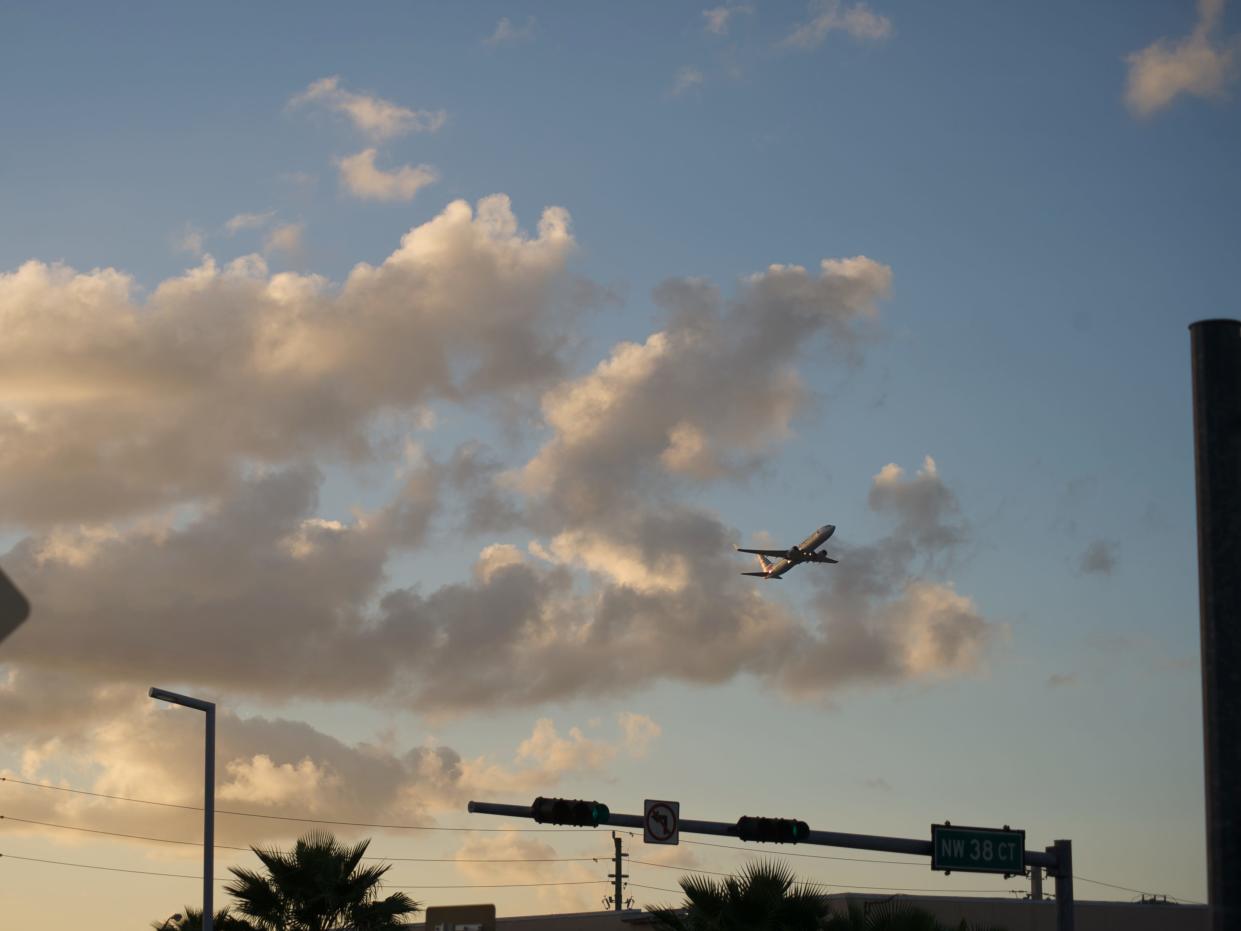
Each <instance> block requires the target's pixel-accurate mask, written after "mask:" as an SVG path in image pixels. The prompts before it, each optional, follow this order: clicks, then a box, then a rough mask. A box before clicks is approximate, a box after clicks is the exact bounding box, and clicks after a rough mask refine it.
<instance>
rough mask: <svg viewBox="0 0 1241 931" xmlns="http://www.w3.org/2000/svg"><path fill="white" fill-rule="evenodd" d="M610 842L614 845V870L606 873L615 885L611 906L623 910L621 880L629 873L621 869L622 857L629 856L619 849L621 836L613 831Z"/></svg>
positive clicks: (623, 901) (622, 864) (616, 909)
mask: <svg viewBox="0 0 1241 931" xmlns="http://www.w3.org/2000/svg"><path fill="white" fill-rule="evenodd" d="M612 843H613V844H614V845H615V847H616V852H615V869H616V872H615V873H608V879H611V880H614V881H615V885H614V887H613V889H614V891H613V894H612V908H613V909H614V910H615V911H618V912H619V911H621V910H623V909H624V907H625V900H624V890H623V889H622V887H621V880H623V879H628V878H629V874H628V873H625V872H624V871H623V867H624V859H623V858H624V857H627V856H629V854H627V853H625V852H624V851H622V850H621V837H620V835H619V834H617V833H616V832H615V831H613V832H612Z"/></svg>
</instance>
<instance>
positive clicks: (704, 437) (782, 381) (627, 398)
mask: <svg viewBox="0 0 1241 931" xmlns="http://www.w3.org/2000/svg"><path fill="white" fill-rule="evenodd" d="M890 284H891V270H890V269H889V268H888V267H887V266H885V265H882V264H880V263H878V262H875V261H873V260H871V259H868V258H865V257H863V256H858V257H855V258H851V259H825V260H824V261H823V262H821V263H820V267H819V270H818V274H817V275H814V274H811V273H809V272H808V271H807V270H806V269H804V268H802V267H801V266H795V265H788V266H786V265H773V266H771V267H769V268H768V269H767V270H766V271H764V272H761V273H759V274H757V275H752V276H750V277H748V278H747V279H745V280H744V281H743V282H742V288H741V293H740V295H739V297H738V298H737V300H736V301H735V302H733V303H732V304H731V306H728V307H725V306H724V305H723V302H722V301H721V299H720V295H719V293H718V291H717V290H716V289H715V288H714V287H713V286H711V285H710V284H708V283H706V282H703V281H699V280H692V279H681V280H673V281H668V282H665V283H664V284H663V285H661V286H660V287H659V289H658V290H657V291H656V294H655V298H656V301H657V302H659V303H660V304H662V305H663V306H664V308H665V309H666V311H667V313H668V316H669V321H668V324H667V326H665V328H664V329H661V330H659V331H657V332H655V333H653V334H651V335H650V336H649V337H647V339H646V340H645V341H644V342H642V343H630V342H624V343H619V344H617V345H616V346H615V347H614V348H613V350H612V352H611V354H610V356H609V357H608V358H607V359H605V360H604V361H602V362H600V363H599V364H598V365H597V366H596V367H595V369H594V370H593V371H591V372H590V373H588V374H586V375H584V376H581V377H580V378H577V379H573V380H569V381H566V382H564V383H562V384H559V385H557V386H555V387H553V388H552V389H550V390H549V391H547V392H546V393H545V394H544V397H543V417H544V420H545V421H546V422H547V424H548V426H549V427H551V428H552V430H553V435H552V437H551V439H550V440H549V441H548V442H547V443H545V444H544V446H543V447H542V448H541V449H540V450H539V451H538V453H536V454H535V456H534V457H533V458H532V459H531V460H530V461H529V462H528V463H526V465H525V466H524V467H522V469H521V470H519V471H517V472H515V473H513V474H512V475H511V476H510V481H511V482H512V484H513V485H514V486H515V487H518V488H520V489H521V490H522V491H523V492H524V493H526V494H527V495H533V496H536V497H540V499H541V503H542V505H543V506H544V507H546V508H551V509H553V510H554V511H556V512H558V513H560V514H562V515H563V514H571V515H573V519H574V521H575V522H582V523H585V522H586V519H588V518H590V517H591V516H592V515H593V516H594V517H599V516H601V515H603V514H605V513H607V512H610V511H612V510H615V509H617V507H618V503H619V504H621V505H622V506H623V507H628V506H630V505H631V504H632V502H631V501H630V500H629V496H630V495H631V494H633V493H634V492H635V491H636V489H637V488H638V487H639V486H641V487H642V488H643V489H644V490H645V492H648V493H649V491H650V489H651V488H652V487H653V486H652V485H651V484H650V483H651V482H652V481H656V482H658V481H662V480H667V479H674V480H684V479H687V478H688V479H699V480H703V479H711V478H721V477H742V476H745V475H746V474H748V473H749V472H751V471H752V470H753V469H754V468H755V467H756V465H757V464H758V462H759V461H761V459H762V457H763V455H764V454H765V453H766V452H767V451H768V450H769V449H770V448H771V447H772V445H773V444H774V443H775V442H776V441H778V440H781V439H783V438H785V437H786V436H788V435H789V433H790V424H791V421H792V418H793V416H794V415H795V414H796V413H797V412H798V411H799V410H801V409H802V408H803V406H804V404H805V402H806V400H807V397H808V391H807V389H806V388H805V387H804V386H803V385H802V382H801V379H800V378H799V376H798V374H797V371H796V369H795V368H794V363H795V362H796V361H797V360H798V358H799V357H800V356H802V355H805V354H807V353H809V352H810V351H811V349H812V347H813V346H814V345H815V343H816V337H820V338H821V337H827V339H828V343H829V345H831V346H834V347H835V348H836V349H837V350H839V351H844V352H851V351H853V350H855V349H857V348H858V347H859V346H860V345H861V341H862V339H863V333H864V332H865V327H866V325H867V324H868V322H869V321H871V320H872V319H873V318H874V317H875V315H876V314H877V303H878V301H879V300H880V299H881V298H883V297H884V296H885V295H886V294H887V292H888V290H889V288H890Z"/></svg>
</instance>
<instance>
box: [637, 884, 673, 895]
mask: <svg viewBox="0 0 1241 931" xmlns="http://www.w3.org/2000/svg"><path fill="white" fill-rule="evenodd" d="M629 885H631V886H633V887H634V888H635V889H654V890H655V891H656V892H671V893H672V894H673V895H680V894H681V890H680V889H665V888H663V887H662V886H644V885H642V883H630V884H629Z"/></svg>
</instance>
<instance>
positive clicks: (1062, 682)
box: [1047, 672, 1077, 689]
mask: <svg viewBox="0 0 1241 931" xmlns="http://www.w3.org/2000/svg"><path fill="white" fill-rule="evenodd" d="M1070 685H1077V673H1075V672H1067V673H1061V672H1057V673H1053V674H1052V675H1050V676H1048V678H1047V687H1048V688H1049V689H1059V688H1064V687H1066V686H1070Z"/></svg>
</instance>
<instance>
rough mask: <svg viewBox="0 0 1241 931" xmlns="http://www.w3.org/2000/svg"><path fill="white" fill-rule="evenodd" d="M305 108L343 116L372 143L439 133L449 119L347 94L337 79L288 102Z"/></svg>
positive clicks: (328, 79)
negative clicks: (411, 134)
mask: <svg viewBox="0 0 1241 931" xmlns="http://www.w3.org/2000/svg"><path fill="white" fill-rule="evenodd" d="M308 104H318V105H320V106H324V107H327V108H328V109H329V110H332V111H335V112H337V113H341V114H344V115H345V116H346V117H347V118H348V119H349V121H350V122H351V123H352V124H353V126H354V128H355V129H357V130H358V131H359V132H361V133H362V134H364V135H366V136H367V137H369V138H370V139H372V140H374V141H375V142H383V141H384V140H386V139H392V138H395V137H397V136H404V135H406V134H408V133H424V132H425V133H434V132H438V131H439V129H440V128H441V127H443V125H444V123H445V122H446V121H447V119H448V114H447V113H445V112H444V111H443V110H411V109H409V108H408V107H402V106H399V105H398V104H395V103H392V102H391V101H388V100H384V99H383V98H382V97H372V96H368V95H366V94H356V93H353V92H352V91H347V90H345V89H343V88H342V87H341V86H340V76H339V75H332V76H331V77H326V78H320V79H319V80H317V81H313V82H311V83H310V85H309V86H308V87H307V88H306V89H305V90H304V91H302V92H301V93H300V94H297V95H295V96H294V97H293V98H292V99H290V100H289V106H290V107H293V108H296V107H301V106H305V105H308Z"/></svg>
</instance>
